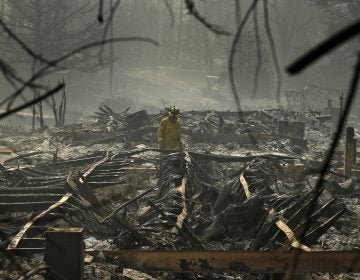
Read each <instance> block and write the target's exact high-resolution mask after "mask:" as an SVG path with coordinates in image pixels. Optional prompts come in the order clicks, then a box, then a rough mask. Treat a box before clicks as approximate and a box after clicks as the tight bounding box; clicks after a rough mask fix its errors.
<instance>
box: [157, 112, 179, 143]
mask: <svg viewBox="0 0 360 280" xmlns="http://www.w3.org/2000/svg"><path fill="white" fill-rule="evenodd" d="M157 139H158V143H159V145H160V146H163V148H164V149H170V150H179V148H180V143H181V131H180V122H179V121H178V120H175V121H171V120H170V119H169V117H166V118H163V119H162V120H161V122H160V127H159V129H158V131H157Z"/></svg>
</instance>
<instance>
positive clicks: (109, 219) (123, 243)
mask: <svg viewBox="0 0 360 280" xmlns="http://www.w3.org/2000/svg"><path fill="white" fill-rule="evenodd" d="M95 115H96V119H97V120H96V121H95V122H89V123H87V124H74V125H72V126H65V127H64V128H62V129H59V128H56V129H50V131H49V132H46V133H47V134H46V135H45V134H43V133H39V132H37V133H32V134H31V138H30V139H32V140H30V141H31V142H27V143H26V145H25V146H24V150H21V149H19V147H20V146H21V145H19V143H25V142H26V140H25V138H26V137H27V136H28V135H26V136H25V135H23V134H21V133H19V132H16V133H19V134H18V135H16V134H14V135H8V136H7V137H4V138H3V143H5V144H6V145H7V146H11V145H12V146H14V147H15V146H16V147H17V152H16V155H15V156H13V157H11V158H10V159H7V160H4V161H3V164H2V165H1V169H0V181H1V186H0V200H1V201H0V209H1V215H0V242H1V246H2V248H3V249H4V250H3V252H2V254H3V256H4V257H5V256H6V254H7V253H8V252H11V254H15V255H16V254H20V255H21V254H23V252H25V251H26V252H28V253H29V254H30V257H29V260H31V259H33V258H34V254H32V253H30V251H31V250H35V249H36V250H35V251H36V252H39V251H41V250H43V249H44V242H45V237H44V233H45V232H46V230H47V229H48V228H50V227H52V228H58V227H69V226H70V227H81V228H84V230H85V244H86V250H90V251H91V250H95V251H96V252H101V251H102V250H125V249H132V250H184V249H197V250H234V249H237V250H258V251H267V250H275V249H280V248H282V249H285V250H303V251H314V250H315V251H320V250H335V249H338V248H340V249H341V250H344V249H348V250H356V249H358V248H360V243H359V240H358V236H359V216H360V208H359V205H358V198H359V195H360V191H359V185H358V182H357V177H356V176H352V177H350V178H345V179H344V178H343V177H344V176H342V175H341V174H340V171H339V170H338V169H339V167H341V166H342V165H343V162H342V161H343V159H342V156H341V154H340V152H339V151H340V148H339V149H338V153H337V154H336V156H335V157H334V161H336V162H335V163H337V165H336V164H334V165H333V166H332V168H331V170H330V173H329V174H328V175H327V176H326V178H325V179H326V180H325V183H324V185H323V186H322V188H321V189H316V188H315V185H316V180H317V176H318V171H319V168H320V167H321V163H322V162H321V161H322V159H323V157H321V156H323V155H324V153H325V151H326V148H327V145H322V146H321V149H319V145H320V144H319V143H323V142H322V141H324V142H325V140H326V139H330V137H331V135H330V134H327V133H326V130H323V131H322V124H321V122H319V121H317V119H316V117H315V116H314V118H313V119H312V120H311V121H307V122H302V121H301V118H302V117H303V116H301V115H300V114H296V113H293V112H283V111H279V110H273V111H258V112H255V111H254V112H243V113H242V118H240V119H239V115H238V114H237V113H233V112H184V113H183V114H182V129H183V134H184V138H185V140H186V142H187V150H186V151H185V152H174V153H168V152H164V151H161V150H159V149H158V148H157V146H156V143H155V132H156V127H157V124H158V122H159V120H160V119H161V118H162V117H163V116H164V114H163V113H159V114H157V115H148V114H147V113H146V111H139V112H135V113H129V111H128V110H126V111H124V112H122V113H116V112H114V111H113V110H112V109H111V108H110V107H109V106H106V105H104V106H103V107H101V108H100V109H99V112H96V113H95ZM282 126H283V127H284V130H283V131H287V132H286V133H285V134H284V133H283V132H282ZM309 130H311V131H312V132H313V133H314V135H316V137H313V138H306V137H307V135H308V131H309ZM14 133H15V132H14ZM207 136H208V139H207V140H206V141H205V140H204V139H205V138H206V137H207ZM87 137H88V138H87ZM201 137H203V138H201ZM253 138H255V140H256V141H255V142H252V140H253ZM65 139H66V141H65ZM139 144H140V145H139ZM315 148H316V150H315ZM314 151H316V153H315V152H314ZM344 236H346V237H344ZM30 249H31V250H30ZM90 251H89V252H90ZM89 254H90V253H89ZM14 258H15V259H16V258H19V257H18V256H16V257H14ZM9 263H11V262H9ZM27 263H31V262H27ZM36 265H42V262H41V261H39V262H37V263H36ZM34 266H35V265H34ZM2 267H3V268H2V269H1V270H4V271H5V272H4V273H5V274H4V275H6V276H4V277H8V276H9V275H10V276H9V277H15V276H14V275H17V276H18V275H19V273H18V272H19V269H13V268H11V267H10V265H9V264H5V263H4V264H3V265H2ZM32 268H33V267H32ZM123 268H124V267H121V265H120V264H118V263H117V262H116V260H114V259H113V258H108V256H107V257H105V256H102V255H101V253H97V254H95V256H94V258H93V259H92V261H89V263H88V264H87V265H86V266H85V274H86V277H87V279H95V278H96V277H100V276H99V275H105V274H106V275H107V276H104V277H110V278H109V279H121V278H120V276H121V274H122V273H124V274H126V273H128V274H129V275H130V274H131V275H136V274H137V273H140V272H136V271H127V270H126V271H127V272H126V273H125V272H124V271H125V270H124V271H123ZM125 268H126V267H125ZM25 270H26V271H27V270H29V269H25ZM106 271H108V272H106ZM109 272H111V273H110V274H109ZM11 275H12V276H11ZM148 276H149V277H154V278H155V279H170V278H171V277H173V278H176V279H178V278H182V279H193V277H195V276H194V275H192V274H189V273H185V274H181V276H179V275H178V274H174V273H170V272H169V273H152V274H151V276H150V275H148ZM220 276H221V277H222V278H223V279H234V277H236V275H230V274H225V273H224V274H222V275H219V274H216V275H215V274H206V275H203V274H198V275H197V276H196V277H200V278H201V277H203V278H206V279H218V278H219V277H220ZM252 276H253V275H249V274H247V275H241V277H243V278H244V279H251V277H252ZM39 277H40V276H39ZM116 277H119V278H116ZM128 277H132V276H128ZM142 277H143V276H142ZM246 277H248V278H246ZM259 277H260V276H259ZM39 279H41V278H39Z"/></svg>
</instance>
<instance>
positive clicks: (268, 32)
mask: <svg viewBox="0 0 360 280" xmlns="http://www.w3.org/2000/svg"><path fill="white" fill-rule="evenodd" d="M263 6H264V24H265V31H266V35H267V37H268V40H269V43H270V50H271V57H272V60H273V63H274V67H275V73H276V102H277V103H278V104H279V105H281V100H280V94H281V83H282V81H281V70H280V65H279V61H278V58H277V53H276V46H275V41H274V38H273V36H272V33H271V28H270V23H269V9H268V0H263Z"/></svg>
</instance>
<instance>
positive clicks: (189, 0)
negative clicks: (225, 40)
mask: <svg viewBox="0 0 360 280" xmlns="http://www.w3.org/2000/svg"><path fill="white" fill-rule="evenodd" d="M184 1H185V5H186V8H187V9H188V11H189V13H190V14H191V15H193V16H194V17H195V18H196V19H197V20H198V21H199V22H200V23H202V25H204V26H205V27H206V28H207V29H209V30H210V31H211V32H213V33H215V34H216V35H226V36H230V35H231V33H230V32H228V31H226V30H224V29H223V28H222V27H221V26H218V25H215V24H212V23H209V22H208V21H207V20H206V18H205V17H203V16H201V15H200V13H199V11H198V10H197V9H196V7H195V3H194V1H193V0H184Z"/></svg>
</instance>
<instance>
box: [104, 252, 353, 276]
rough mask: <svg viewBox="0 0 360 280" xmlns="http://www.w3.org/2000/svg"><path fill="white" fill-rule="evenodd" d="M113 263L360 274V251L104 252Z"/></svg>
mask: <svg viewBox="0 0 360 280" xmlns="http://www.w3.org/2000/svg"><path fill="white" fill-rule="evenodd" d="M102 253H103V254H104V256H105V258H106V259H107V260H108V261H109V262H113V263H115V264H116V265H118V266H120V267H123V268H125V267H126V268H134V269H137V270H140V271H168V272H184V273H185V272H204V273H207V272H232V273H240V272H247V273H250V272H251V273H286V272H288V271H290V269H291V262H292V260H293V259H294V257H295V255H296V257H297V263H296V268H295V273H299V274H302V273H317V272H329V273H356V272H360V252H351V251H344V252H340V251H325V252H294V251H282V250H279V251H266V252H263V251H262V252H251V251H102Z"/></svg>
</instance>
